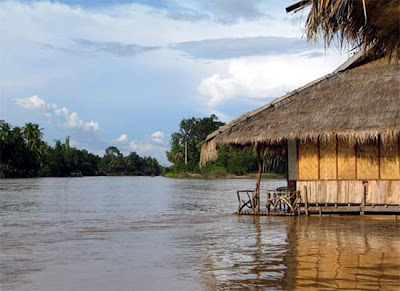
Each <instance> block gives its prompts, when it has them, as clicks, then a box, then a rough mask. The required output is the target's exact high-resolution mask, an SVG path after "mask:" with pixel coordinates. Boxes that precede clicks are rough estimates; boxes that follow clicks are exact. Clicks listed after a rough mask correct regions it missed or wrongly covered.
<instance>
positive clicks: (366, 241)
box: [0, 177, 400, 290]
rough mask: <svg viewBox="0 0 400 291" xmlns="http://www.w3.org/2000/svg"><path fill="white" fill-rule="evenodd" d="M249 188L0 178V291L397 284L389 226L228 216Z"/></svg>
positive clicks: (217, 183) (398, 244)
mask: <svg viewBox="0 0 400 291" xmlns="http://www.w3.org/2000/svg"><path fill="white" fill-rule="evenodd" d="M282 184H284V181H274V182H268V183H266V184H265V185H263V188H276V187H278V186H281V185H282ZM253 186H254V181H252V180H170V179H163V178H144V177H142V178H140V177H98V178H83V179H69V178H66V179H26V180H2V181H1V184H0V188H1V196H0V202H1V204H0V218H1V223H2V225H1V237H0V239H1V241H0V242H1V261H0V274H1V278H0V284H1V285H0V286H1V290H15V289H16V290H155V289H161V290H187V289H193V290H228V289H234V290H241V289H245V290H248V289H250V290H296V289H298V290H313V289H315V290H317V289H320V290H321V289H323V290H329V289H331V290H333V289H350V290H356V289H358V290H368V289H371V290H376V289H382V290H396V289H399V288H400V236H399V227H400V223H399V221H396V220H395V219H394V218H393V217H386V218H371V217H359V216H341V217H339V216H337V217H333V216H332V217H322V218H319V217H299V218H298V217H251V216H236V215H233V214H232V212H233V211H235V209H236V207H237V205H236V203H237V201H236V196H235V191H236V190H237V189H245V188H251V187H253Z"/></svg>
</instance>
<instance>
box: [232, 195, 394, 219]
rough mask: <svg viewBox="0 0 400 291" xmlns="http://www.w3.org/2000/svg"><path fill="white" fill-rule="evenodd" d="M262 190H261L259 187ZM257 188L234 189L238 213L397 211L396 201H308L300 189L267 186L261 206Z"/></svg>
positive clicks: (274, 214) (378, 212) (295, 213)
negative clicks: (264, 200) (381, 202)
mask: <svg viewBox="0 0 400 291" xmlns="http://www.w3.org/2000/svg"><path fill="white" fill-rule="evenodd" d="M260 192H263V191H260ZM260 192H257V191H255V190H254V191H253V190H239V191H237V198H238V211H236V212H235V213H236V214H237V215H258V216H296V215H314V214H317V215H323V214H359V215H365V214H392V215H393V214H394V215H400V205H399V204H371V203H364V201H362V203H315V202H314V203H309V202H308V200H307V198H306V197H307V195H305V196H304V197H305V201H302V199H301V195H300V192H299V191H276V190H267V191H264V193H265V194H266V202H265V205H264V207H265V208H264V207H263V208H261V203H260V196H262V195H260Z"/></svg>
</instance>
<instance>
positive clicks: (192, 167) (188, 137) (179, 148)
mask: <svg viewBox="0 0 400 291" xmlns="http://www.w3.org/2000/svg"><path fill="white" fill-rule="evenodd" d="M222 125H224V123H223V122H221V121H219V120H218V117H217V116H216V115H214V114H213V115H211V116H210V117H205V118H194V117H192V118H188V119H183V120H182V121H181V122H180V124H179V131H178V132H174V133H173V134H172V135H171V148H170V150H169V151H168V152H167V158H168V160H169V161H170V162H171V163H172V164H173V170H174V171H177V172H181V171H188V172H199V161H200V149H201V145H202V143H203V141H204V140H205V138H206V137H207V135H209V134H210V133H211V132H213V131H214V130H216V129H218V128H219V127H221V126H222Z"/></svg>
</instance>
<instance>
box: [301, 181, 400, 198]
mask: <svg viewBox="0 0 400 291" xmlns="http://www.w3.org/2000/svg"><path fill="white" fill-rule="evenodd" d="M392 182H393V181H392ZM398 183H399V186H398V187H399V189H400V181H398ZM304 187H306V188H307V193H308V203H321V204H323V203H344V204H347V203H361V201H362V199H363V197H364V186H363V182H362V181H359V180H350V181H332V180H325V181H324V180H319V181H318V180H315V181H298V182H297V190H298V191H300V192H301V199H302V201H303V202H304V201H305V197H304V194H305V191H304ZM375 199H376V198H375ZM398 200H399V199H398ZM371 201H372V200H371ZM399 203H400V201H399ZM376 204H378V203H376Z"/></svg>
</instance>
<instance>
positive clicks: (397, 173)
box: [380, 143, 400, 179]
mask: <svg viewBox="0 0 400 291" xmlns="http://www.w3.org/2000/svg"><path fill="white" fill-rule="evenodd" d="M380 156H381V162H380V163H381V164H380V170H381V179H400V166H399V145H398V144H397V143H396V144H394V145H383V144H381V155H380Z"/></svg>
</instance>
